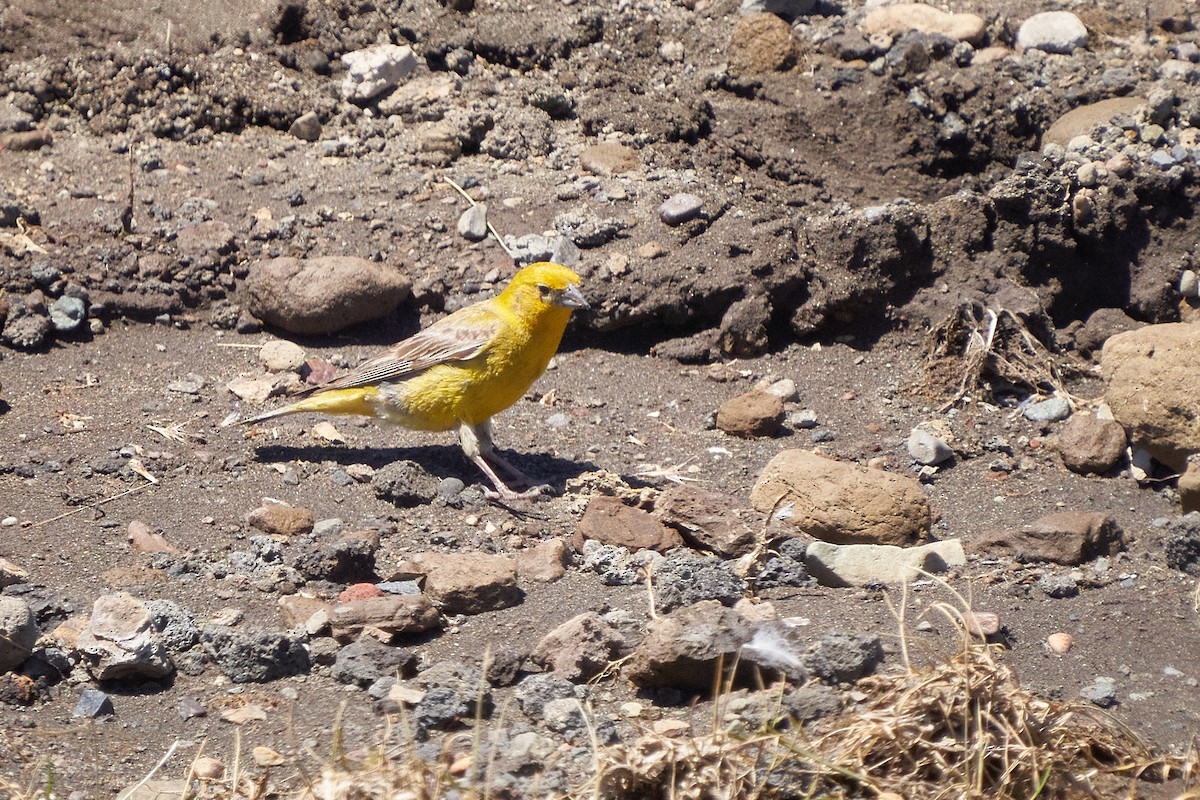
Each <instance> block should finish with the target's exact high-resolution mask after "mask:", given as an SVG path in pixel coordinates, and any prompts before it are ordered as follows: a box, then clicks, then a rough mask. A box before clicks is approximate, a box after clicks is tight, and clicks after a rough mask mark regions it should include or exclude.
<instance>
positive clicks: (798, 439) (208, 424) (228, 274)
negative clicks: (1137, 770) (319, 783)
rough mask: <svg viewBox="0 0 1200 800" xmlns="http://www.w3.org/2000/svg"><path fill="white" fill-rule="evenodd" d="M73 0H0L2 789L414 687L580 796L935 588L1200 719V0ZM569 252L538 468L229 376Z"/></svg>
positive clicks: (259, 736)
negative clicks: (496, 479)
mask: <svg viewBox="0 0 1200 800" xmlns="http://www.w3.org/2000/svg"><path fill="white" fill-rule="evenodd" d="M77 5H78V4H67V3H59V2H40V1H39V2H34V1H33V0H15V2H12V3H9V4H7V5H6V6H5V7H4V8H2V9H0V443H2V444H3V448H2V450H0V493H2V495H0V496H2V497H3V500H2V501H0V590H2V592H0V794H2V793H3V792H4V791H6V790H9V791H15V789H13V788H12V787H15V786H21V787H30V786H34V787H36V786H44V785H45V784H46V783H47V782H48V781H49V780H50V779H49V778H48V776H50V775H52V776H53V778H52V783H53V787H54V792H55V796H59V797H68V796H70V797H77V798H91V797H95V798H99V797H110V796H115V795H117V794H118V793H119V792H120V791H121V790H122V789H123V788H124V787H128V786H130V785H132V784H134V783H135V782H137V781H139V780H141V779H142V778H143V777H145V776H147V775H148V774H149V773H150V772H151V771H152V770H154V769H155V767H156V765H158V764H159V762H160V760H162V759H164V756H167V758H166V759H165V761H164V762H163V764H162V765H161V767H160V768H159V770H158V773H157V774H156V780H163V781H166V782H167V783H166V784H164V785H163V786H162V787H160V788H162V789H163V790H164V791H175V792H176V794H175V795H173V796H178V792H179V790H180V785H179V783H178V782H179V781H180V780H181V779H183V778H184V776H185V775H186V774H187V771H188V768H189V765H190V764H192V763H193V759H194V758H196V756H197V755H198V753H199V752H200V750H201V748H202V749H203V756H204V757H206V758H209V759H212V760H211V761H205V762H203V764H202V770H201V772H202V773H203V775H202V776H208V777H210V778H213V779H214V780H215V779H217V778H219V777H220V775H221V774H222V770H224V769H229V768H231V766H232V765H233V764H234V763H235V761H238V760H239V758H240V763H241V764H242V765H243V769H245V770H247V771H248V772H247V774H253V775H254V776H265V777H264V778H263V779H264V781H266V782H267V783H269V784H270V785H271V786H273V787H276V788H277V789H278V790H279V791H281V792H287V791H289V790H291V789H295V788H297V787H300V786H303V785H304V784H305V781H306V778H305V775H306V774H312V771H313V769H314V768H315V766H314V765H316V766H319V760H320V758H322V757H327V758H331V757H332V755H333V754H334V753H335V752H337V748H338V747H341V746H344V747H345V748H347V749H350V750H353V749H355V748H361V747H364V746H368V745H371V744H373V743H377V742H379V741H380V740H381V738H382V737H383V736H384V731H385V728H386V726H387V724H388V721H389V720H393V721H394V720H397V719H402V720H403V728H404V730H405V731H406V732H407V733H408V734H409V735H411V737H412V738H413V739H414V740H415V742H416V744H415V748H416V752H417V753H419V754H420V755H422V756H424V757H427V758H429V759H431V760H437V759H439V758H443V759H445V760H446V761H447V763H454V762H455V760H456V758H459V757H461V756H463V755H464V754H465V753H469V752H472V748H474V751H473V752H475V754H476V755H478V752H479V748H483V750H484V752H486V753H487V754H490V757H489V758H488V759H485V760H486V761H487V762H488V765H489V766H488V769H487V771H486V773H487V774H486V776H485V777H478V776H477V777H476V780H485V781H487V782H489V783H490V784H491V785H492V787H493V788H494V789H495V790H496V791H498V792H500V791H503V792H505V793H507V794H509V795H511V796H561V795H563V794H566V793H568V792H571V791H575V790H579V789H580V787H581V785H582V784H583V783H584V781H586V780H587V776H588V775H590V774H591V771H592V770H593V769H594V764H595V760H594V756H593V747H594V745H595V744H596V743H597V742H598V743H599V744H600V745H614V744H621V743H626V744H628V743H631V742H633V741H634V740H636V739H637V737H638V736H639V735H641V734H642V733H644V732H646V731H651V732H653V733H654V734H655V735H659V736H666V737H671V736H681V735H682V736H686V735H687V734H688V733H690V732H701V731H705V730H707V729H709V728H710V727H711V726H712V725H713V722H714V720H715V721H716V723H717V725H718V727H724V728H727V729H728V730H730V731H735V732H737V731H752V730H756V729H759V728H760V727H761V726H763V725H764V724H767V723H769V722H771V718H772V717H773V716H774V715H775V714H776V712H775V711H773V710H772V709H777V707H778V706H777V704H778V703H779V702H780V701H779V698H780V696H781V691H780V690H778V689H776V690H769V691H767V692H761V691H758V690H757V689H756V688H755V686H756V681H757V680H759V679H762V680H765V681H766V682H767V683H771V682H774V681H782V682H783V685H784V686H785V687H786V688H785V689H784V690H782V696H783V697H784V701H783V702H784V703H785V708H786V716H790V717H792V718H793V719H794V720H795V721H798V722H802V723H808V724H811V725H813V726H817V727H819V726H820V725H821V724H822V721H823V720H825V721H827V720H830V719H836V718H837V717H836V715H837V714H839V713H851V714H853V713H854V711H855V709H856V708H860V707H861V705H862V704H863V703H864V702H867V701H868V700H869V698H867V697H865V696H864V692H862V691H860V690H859V689H858V688H856V687H857V686H858V685H859V682H860V681H861V679H863V678H864V677H865V676H868V675H871V674H873V673H878V672H880V671H887V670H892V669H900V668H902V667H903V666H904V664H905V660H904V659H905V658H906V657H907V658H909V659H912V660H913V661H914V662H917V663H927V662H930V661H935V660H937V659H941V658H945V657H947V656H948V655H950V654H953V653H954V652H956V650H957V649H958V648H959V647H960V641H961V637H960V627H965V628H966V629H967V630H968V631H969V633H968V635H970V636H974V637H976V638H977V639H982V640H986V641H989V642H992V643H994V644H995V645H996V646H997V650H996V658H997V659H998V660H999V662H1000V663H1002V664H1004V665H1005V666H1006V667H1007V668H1011V669H1012V670H1014V672H1015V674H1016V675H1017V676H1018V677H1019V679H1020V681H1021V684H1022V685H1023V686H1024V687H1026V688H1028V689H1030V690H1031V691H1033V692H1034V693H1035V694H1037V695H1038V696H1039V697H1044V698H1047V699H1050V700H1054V701H1064V702H1081V703H1083V704H1085V705H1087V706H1089V707H1092V708H1096V707H1099V708H1104V709H1107V711H1108V713H1110V714H1112V715H1113V716H1114V717H1115V719H1117V720H1119V721H1120V722H1121V723H1123V724H1125V725H1127V726H1129V728H1130V729H1131V730H1132V731H1133V732H1134V733H1136V734H1137V735H1138V736H1140V737H1142V738H1143V739H1144V740H1145V741H1146V742H1147V743H1149V744H1150V745H1151V746H1152V747H1153V748H1155V749H1157V751H1158V752H1160V753H1163V754H1168V755H1183V754H1184V753H1186V752H1187V750H1188V748H1189V746H1191V744H1192V743H1193V738H1194V736H1195V735H1196V733H1197V731H1198V730H1200V714H1198V712H1197V709H1200V657H1198V655H1197V654H1198V653H1200V627H1198V626H1197V612H1196V605H1195V596H1196V591H1197V586H1196V575H1197V574H1200V515H1197V514H1188V512H1196V511H1200V468H1198V467H1196V466H1194V465H1193V463H1192V457H1193V454H1195V453H1197V452H1200V438H1198V437H1197V434H1196V432H1195V430H1194V420H1195V419H1196V417H1197V416H1198V415H1200V408H1198V407H1197V406H1198V405H1200V400H1198V399H1197V398H1200V386H1197V381H1196V379H1195V377H1194V370H1193V369H1192V368H1191V367H1192V364H1193V363H1194V360H1195V358H1194V354H1195V352H1196V351H1197V348H1198V347H1200V333H1197V329H1198V327H1200V326H1197V325H1196V324H1195V320H1196V309H1197V307H1200V301H1198V299H1197V298H1198V295H1200V286H1198V279H1197V269H1198V268H1197V265H1196V258H1197V256H1196V252H1195V243H1196V241H1197V238H1198V235H1200V226H1198V224H1197V222H1196V219H1195V215H1194V207H1195V202H1196V199H1197V170H1198V169H1200V164H1198V161H1200V138H1198V137H1200V99H1197V97H1198V94H1197V85H1198V84H1200V34H1198V33H1197V31H1196V27H1195V26H1196V22H1197V17H1198V16H1200V14H1197V12H1196V10H1195V9H1194V7H1193V6H1192V5H1191V4H1189V3H1185V2H1175V1H1174V0H1151V2H1147V3H1141V2H1133V1H1132V0H1109V2H1102V3H1095V4H1088V5H1082V4H1066V3H1051V2H1050V0H1018V1H1017V2H1012V3H1004V4H995V3H992V4H987V3H983V2H977V1H976V0H961V2H955V3H953V4H952V5H951V7H950V8H949V11H950V12H954V13H948V12H947V11H946V10H937V9H932V8H930V7H928V6H914V5H910V4H887V3H883V2H875V1H874V0H872V1H871V2H867V3H865V4H864V3H862V2H859V0H847V1H846V2H838V0H818V2H811V1H809V2H806V1H805V0H793V2H784V1H783V0H778V1H776V0H769V1H768V2H765V3H757V4H756V3H754V2H747V3H745V4H744V6H743V7H740V8H739V6H738V4H737V3H734V2H731V1H730V0H714V1H710V0H696V1H695V2H690V1H686V2H668V0H645V1H644V2H637V3H634V2H629V3H618V4H591V3H576V2H569V1H568V2H550V0H543V1H542V2H536V3H531V4H518V3H512V2H507V0H496V1H495V2H484V1H483V0H481V1H480V2H477V3H472V2H470V0H466V2H462V1H461V0H456V1H455V2H448V3H446V4H438V3H433V2H423V1H420V2H398V1H393V0H383V2H377V3H365V4H355V3H347V2H339V1H334V2H324V3H305V2H303V0H287V1H286V2H278V3H277V2H274V1H272V2H265V1H261V0H260V1H259V2H252V3H248V4H242V7H243V8H244V14H242V15H240V16H239V15H233V14H231V13H229V12H227V11H224V10H222V7H221V4H209V3H197V2H194V0H169V1H168V2H164V3H160V4H157V5H156V6H155V7H154V8H153V9H151V10H147V9H145V8H142V7H140V4H134V3H123V2H115V3H109V4H104V5H103V6H102V7H92V6H87V7H86V8H82V9H81V8H79V7H77ZM1044 12H1055V13H1051V14H1050V15H1049V16H1047V15H1045V14H1044ZM551 258H552V259H554V260H558V261H562V262H563V263H567V264H569V265H571V266H573V267H574V268H576V269H577V270H578V271H579V273H580V274H581V275H582V276H583V283H584V286H583V290H584V293H585V294H586V295H587V297H588V299H589V301H590V302H591V304H592V308H591V309H590V310H589V311H587V312H583V313H580V314H577V315H576V318H575V320H574V321H573V323H572V326H571V328H570V330H569V331H568V335H567V340H566V342H565V344H564V348H563V351H562V352H561V353H560V355H559V356H558V358H557V359H556V360H555V362H554V364H553V365H552V369H551V370H549V371H548V372H547V374H546V376H545V377H544V378H543V379H542V380H541V381H540V382H539V383H538V384H536V385H535V387H534V390H533V391H532V393H531V394H530V395H529V396H527V398H526V399H525V400H523V401H521V402H519V403H518V404H517V405H516V406H514V407H513V408H512V409H511V410H509V411H508V412H506V413H504V414H503V415H501V416H500V417H498V418H497V419H496V421H495V422H496V438H497V442H498V444H499V446H500V447H501V448H504V449H505V450H506V452H507V454H508V455H509V456H510V457H511V458H512V460H513V461H514V462H515V463H517V464H518V465H519V466H520V467H521V468H522V469H524V470H525V471H527V472H529V473H531V474H533V475H536V476H538V477H540V478H545V479H547V480H549V482H550V483H551V484H552V485H553V486H554V487H555V489H556V490H557V494H556V495H555V496H553V497H550V498H546V499H544V500H543V501H540V502H530V503H527V504H519V505H513V506H511V507H510V506H505V505H499V504H494V503H489V502H487V501H486V500H485V498H484V496H483V493H482V486H481V476H480V475H478V474H477V473H476V471H475V469H474V467H473V466H472V465H471V463H470V462H469V461H467V460H466V459H465V458H464V457H462V455H461V453H460V452H459V450H458V448H457V445H455V444H454V443H453V442H452V441H451V440H450V438H449V437H446V436H440V435H428V434H418V433H414V432H409V431H397V430H392V429H386V428H384V427H381V426H379V425H376V424H374V423H367V422H363V421H359V420H354V419H345V418H343V419H331V420H323V419H320V418H307V419H304V418H291V419H287V420H284V421H282V422H280V423H279V424H277V425H274V426H261V427H258V428H249V429H247V428H240V427H236V426H229V427H223V426H222V422H223V421H225V420H226V419H227V417H229V415H230V414H231V413H233V412H235V411H236V412H242V411H250V410H256V409H259V408H265V407H268V406H269V405H270V404H272V403H280V402H282V396H283V395H286V394H288V393H291V392H294V391H298V390H300V389H302V388H303V386H304V385H306V384H312V383H318V382H320V381H322V380H326V379H328V378H329V377H331V376H333V375H335V374H336V373H337V370H338V369H340V368H342V367H345V366H348V365H353V364H356V363H359V362H360V361H362V360H364V359H365V358H367V357H369V356H370V355H371V354H372V353H373V352H374V351H375V350H377V349H378V348H379V347H380V346H381V345H383V344H385V343H388V342H392V341H395V340H396V339H398V338H400V337H401V336H404V335H407V334H409V333H411V332H413V331H414V330H416V329H418V327H420V326H421V325H422V324H427V323H428V322H430V321H431V320H433V319H436V318H438V317H439V316H441V315H443V314H444V313H447V312H449V311H452V310H454V309H456V308H459V307H461V306H462V305H465V304H467V303H470V302H474V301H476V300H479V299H482V298H484V297H487V296H490V295H491V294H493V293H494V292H496V291H498V290H499V288H501V287H502V286H503V284H504V282H505V281H506V280H507V278H508V277H510V276H511V275H512V274H513V272H514V271H515V269H516V265H519V264H524V263H529V262H531V261H536V260H541V259H551ZM905 582H907V585H908V587H909V588H908V590H907V592H904V591H903V590H902V589H901V587H902V585H904V584H905ZM954 593H957V594H958V596H955V595H954ZM902 597H903V598H904V600H905V602H906V603H907V606H906V614H905V616H904V619H903V621H901V620H899V619H898V618H897V613H896V610H897V608H898V607H899V606H900V604H901V601H902ZM947 601H948V602H950V603H951V604H952V605H954V606H956V607H958V608H960V609H962V615H961V616H959V617H955V616H954V615H951V617H949V618H948V617H946V616H944V615H942V614H940V613H938V612H937V609H936V608H935V606H936V605H937V604H938V603H940V602H947ZM734 659H737V660H738V663H739V665H740V666H739V672H738V673H737V674H736V675H734V676H732V678H733V679H734V680H735V682H736V684H735V689H734V690H733V693H732V694H727V695H726V696H725V697H724V698H722V699H721V700H720V701H719V702H717V704H716V705H717V710H716V711H714V710H713V704H712V702H711V696H712V688H713V686H714V683H715V682H716V680H717V679H718V677H719V674H718V672H719V669H718V664H724V665H726V666H728V665H729V664H732V663H733V661H734ZM752 673H753V674H752ZM773 703H774V704H776V705H772V704H773ZM477 728H482V729H483V730H484V731H485V733H486V735H485V736H483V737H482V739H481V740H482V741H484V742H485V744H483V745H480V744H478V743H473V740H472V737H471V736H469V735H468V736H462V735H460V734H461V733H462V732H463V731H467V732H472V731H474V730H476V729H477ZM335 740H336V742H337V743H335ZM239 747H240V748H241V751H240V753H239ZM252 748H261V749H259V750H253V751H252ZM251 764H252V766H247V765H251ZM466 770H468V767H462V768H461V769H460V770H459V771H460V772H462V771H466ZM172 781H174V783H171V782H172ZM1183 789H1184V786H1183V784H1182V783H1181V782H1180V781H1178V780H1177V781H1175V782H1172V783H1168V784H1166V785H1161V784H1143V785H1142V786H1140V787H1139V793H1140V794H1142V795H1143V796H1163V797H1170V796H1175V795H1177V794H1178V793H1179V792H1181V791H1183ZM779 790H780V792H781V793H782V794H784V795H787V793H788V791H799V790H798V789H795V787H792V789H789V788H788V786H786V785H784V786H782V788H780V789H779Z"/></svg>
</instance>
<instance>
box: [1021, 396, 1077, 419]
mask: <svg viewBox="0 0 1200 800" xmlns="http://www.w3.org/2000/svg"><path fill="white" fill-rule="evenodd" d="M1023 413H1024V415H1025V419H1028V420H1032V421H1033V422H1060V421H1062V420H1064V419H1066V418H1067V417H1069V416H1071V401H1069V400H1067V398H1065V397H1051V398H1050V399H1049V400H1042V401H1040V402H1037V403H1030V404H1029V405H1028V406H1026V407H1025V411H1024V412H1023Z"/></svg>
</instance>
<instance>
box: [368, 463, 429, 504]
mask: <svg viewBox="0 0 1200 800" xmlns="http://www.w3.org/2000/svg"><path fill="white" fill-rule="evenodd" d="M371 483H372V485H373V486H374V487H375V496H376V497H378V498H379V499H380V500H386V501H387V502H389V503H391V504H393V505H395V506H398V507H400V508H413V507H414V506H420V505H425V504H427V503H429V502H431V501H432V500H433V499H434V498H435V497H437V496H438V479H437V478H435V477H434V476H433V475H430V474H429V473H428V472H427V471H426V470H425V468H424V467H422V466H421V465H420V464H418V463H417V462H415V461H393V462H392V463H390V464H387V465H385V466H383V467H380V468H379V469H378V470H376V471H375V475H374V476H373V477H372V478H371Z"/></svg>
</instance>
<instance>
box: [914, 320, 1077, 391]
mask: <svg viewBox="0 0 1200 800" xmlns="http://www.w3.org/2000/svg"><path fill="white" fill-rule="evenodd" d="M927 348H928V354H927V356H926V362H925V376H924V378H923V380H922V385H921V387H920V388H921V390H922V391H923V392H924V393H926V394H930V395H933V396H939V397H944V396H945V395H946V394H947V393H949V394H950V398H949V399H948V400H947V401H946V402H945V404H944V405H943V410H944V409H947V408H950V407H951V406H953V405H954V404H955V403H957V402H958V401H959V400H961V399H962V398H963V397H965V396H967V395H968V394H970V393H971V392H974V391H975V390H976V389H977V388H979V387H982V386H991V387H992V389H993V391H995V390H996V389H1003V388H1019V389H1023V390H1025V391H1027V392H1043V391H1049V392H1055V391H1058V392H1061V391H1063V381H1062V375H1061V373H1060V370H1059V367H1058V366H1057V364H1056V359H1055V356H1054V354H1053V353H1052V352H1051V351H1050V349H1049V348H1048V347H1047V346H1046V345H1045V344H1043V343H1042V342H1041V340H1039V339H1038V338H1037V337H1036V336H1034V335H1033V333H1032V332H1030V330H1029V327H1028V326H1027V325H1026V324H1025V322H1024V321H1022V320H1021V319H1020V317H1018V316H1017V315H1016V314H1014V313H1013V312H1011V311H1009V310H1007V309H1004V308H1001V309H999V310H994V309H991V308H985V307H984V306H982V305H980V304H978V303H964V304H963V305H961V306H959V307H958V308H957V309H956V310H955V312H954V313H953V314H951V315H950V316H949V317H947V318H946V319H945V320H943V321H942V323H941V324H939V325H938V326H937V327H935V328H934V329H933V330H932V331H930V333H929V340H928V345H927Z"/></svg>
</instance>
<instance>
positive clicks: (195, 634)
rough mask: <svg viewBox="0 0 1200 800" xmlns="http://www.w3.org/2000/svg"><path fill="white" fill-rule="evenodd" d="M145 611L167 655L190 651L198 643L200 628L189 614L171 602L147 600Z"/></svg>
mask: <svg viewBox="0 0 1200 800" xmlns="http://www.w3.org/2000/svg"><path fill="white" fill-rule="evenodd" d="M146 611H148V612H149V613H150V624H151V625H152V626H153V628H154V632H155V633H156V634H158V640H159V641H160V642H162V644H163V647H165V648H167V652H168V653H172V654H174V653H182V652H184V651H185V650H190V649H192V648H193V647H195V646H196V644H197V643H199V641H200V628H199V627H197V626H196V621H195V619H193V618H192V615H191V613H190V612H189V611H188V610H187V609H186V608H184V607H183V606H181V605H179V604H178V603H176V602H174V601H173V600H147V601H146Z"/></svg>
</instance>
